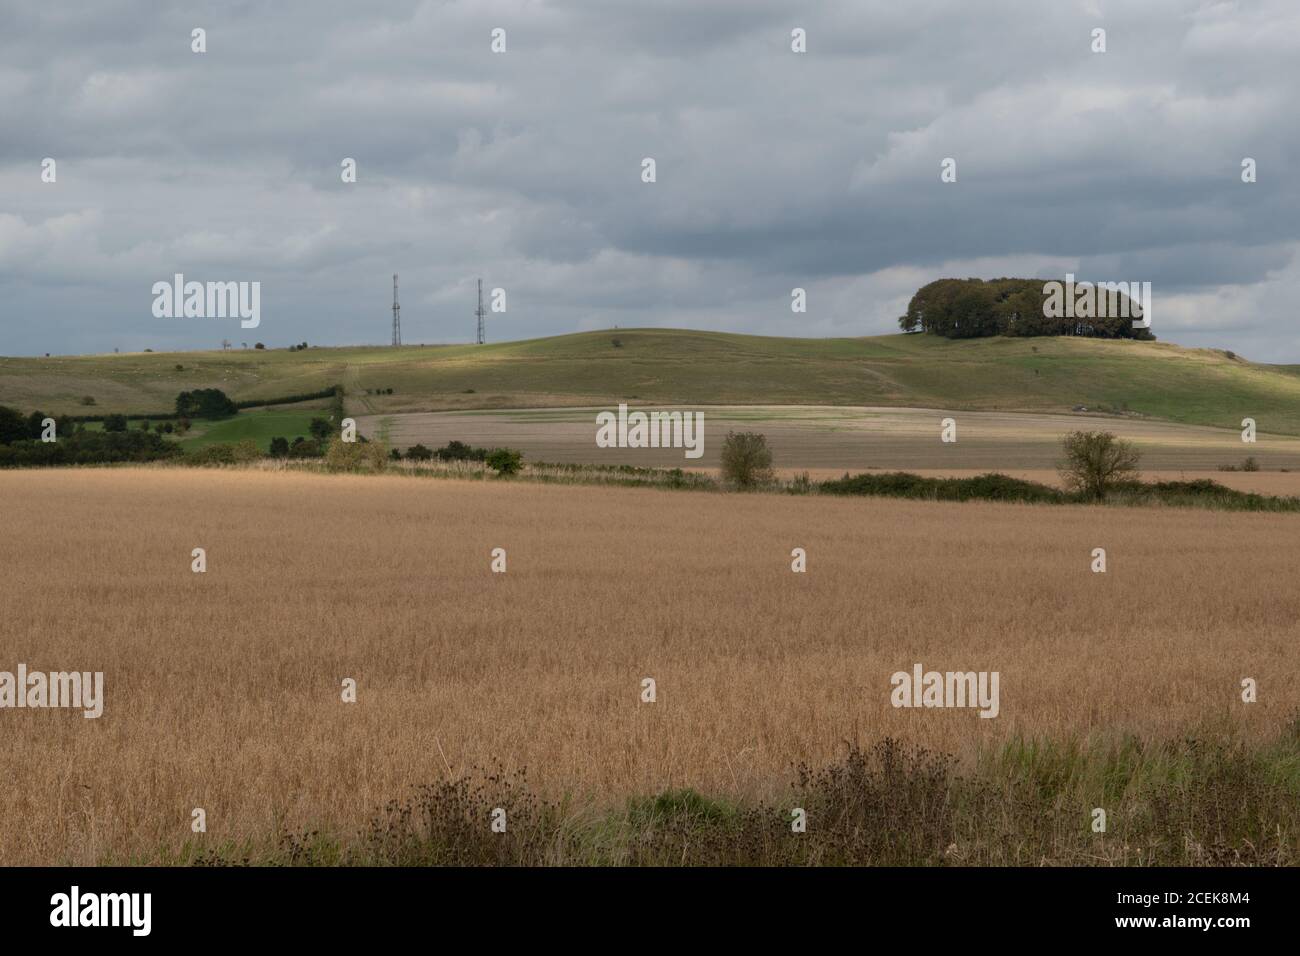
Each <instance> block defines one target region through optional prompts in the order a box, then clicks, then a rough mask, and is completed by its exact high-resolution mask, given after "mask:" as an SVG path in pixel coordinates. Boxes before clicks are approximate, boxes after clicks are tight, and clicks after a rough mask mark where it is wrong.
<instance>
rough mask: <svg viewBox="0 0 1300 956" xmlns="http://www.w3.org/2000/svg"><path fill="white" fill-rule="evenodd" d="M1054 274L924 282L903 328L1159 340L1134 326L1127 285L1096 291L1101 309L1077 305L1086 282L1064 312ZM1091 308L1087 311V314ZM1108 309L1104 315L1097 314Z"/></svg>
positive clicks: (1135, 313) (972, 334) (950, 333)
mask: <svg viewBox="0 0 1300 956" xmlns="http://www.w3.org/2000/svg"><path fill="white" fill-rule="evenodd" d="M1053 281H1055V282H1060V281H1061V280H1052V279H991V280H988V281H985V280H984V279H938V280H936V281H934V282H931V283H930V284H929V285H925V286H922V287H921V288H920V289H918V290H917V292H916V294H915V295H914V296H912V301H911V302H909V303H908V305H907V314H906V315H903V316H902V317H900V318H899V320H898V326H899V328H901V329H902V330H903V331H904V332H931V333H933V334H935V335H942V336H944V337H946V338H950V339H972V338H982V337H984V336H989V335H1017V336H1029V335H1087V336H1093V337H1096V338H1106V339H1148V340H1149V339H1154V338H1155V336H1154V335H1152V334H1151V331H1150V330H1149V329H1144V328H1134V327H1133V322H1134V319H1135V318H1139V319H1140V317H1141V312H1140V309H1139V308H1138V306H1137V302H1136V301H1135V300H1133V299H1130V298H1129V296H1128V295H1127V294H1126V293H1125V292H1124V291H1123V290H1111V289H1109V288H1102V289H1099V290H1097V292H1096V295H1095V298H1094V302H1096V303H1099V304H1100V303H1104V306H1103V307H1102V308H1093V309H1089V310H1083V309H1078V310H1076V309H1075V303H1076V302H1078V301H1079V297H1080V296H1082V295H1083V294H1084V291H1085V289H1086V288H1087V286H1086V285H1085V284H1082V283H1080V284H1078V285H1077V286H1076V289H1075V291H1074V295H1073V296H1070V298H1071V299H1072V301H1071V303H1070V310H1069V311H1072V312H1074V314H1072V315H1067V314H1064V313H1065V312H1066V310H1065V309H1063V308H1061V306H1062V305H1064V300H1065V298H1066V297H1067V293H1066V290H1064V289H1063V290H1062V294H1061V295H1059V296H1057V297H1055V298H1054V297H1053V295H1052V294H1051V293H1049V292H1047V291H1044V286H1046V285H1047V284H1048V283H1049V282H1053ZM1085 311H1086V313H1087V314H1082V313H1084V312H1085ZM1100 311H1104V312H1105V313H1106V314H1105V315H1104V316H1099V315H1096V314H1092V313H1093V312H1100Z"/></svg>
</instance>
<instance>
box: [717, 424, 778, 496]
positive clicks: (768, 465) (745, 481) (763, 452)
mask: <svg viewBox="0 0 1300 956" xmlns="http://www.w3.org/2000/svg"><path fill="white" fill-rule="evenodd" d="M722 477H723V478H724V479H725V480H726V481H727V482H729V483H730V484H733V485H735V486H736V487H737V488H742V489H748V488H758V487H760V486H762V485H770V484H771V483H772V482H773V481H774V480H775V478H776V475H775V474H774V473H773V471H772V450H771V449H770V448H768V447H767V439H766V438H764V437H763V436H762V435H760V434H759V433H758V432H727V439H726V441H725V442H723V445H722Z"/></svg>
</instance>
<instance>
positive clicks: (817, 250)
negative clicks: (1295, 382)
mask: <svg viewBox="0 0 1300 956" xmlns="http://www.w3.org/2000/svg"><path fill="white" fill-rule="evenodd" d="M196 27H201V28H203V29H204V30H206V34H207V36H206V42H207V52H206V53H201V54H200V53H194V52H192V51H191V31H192V30H193V29H194V28H196ZM796 27H798V28H802V29H804V30H806V33H807V52H806V53H803V54H798V53H794V52H792V51H791V31H792V30H793V29H794V28H796ZM1097 27H1101V28H1104V29H1105V30H1106V46H1107V51H1106V52H1105V53H1094V52H1093V51H1092V45H1093V38H1092V31H1093V30H1094V28H1097ZM494 28H501V29H504V30H505V37H506V52H505V53H503V54H497V53H493V52H492V50H491V42H492V37H491V34H492V30H493V29H494ZM1298 78H1300V2H1296V0H1259V2H1239V3H1211V2H1199V0H1142V2H1123V3H1121V2H1115V0H1092V2H1055V0H1054V2H1047V0H1016V2H1010V0H1007V2H999V0H951V2H948V0H907V2H899V0H886V2H879V3H877V2H868V0H843V2H806V3H798V2H780V3H779V2H770V0H644V2H630V0H546V2H541V0H532V2H525V0H509V2H507V0H500V2H497V0H463V2H455V3H451V2H437V0H430V2H416V0H406V2H397V0H394V2H374V0H367V2H364V3H360V2H358V3H352V2H333V0H313V2H283V0H278V2H269V0H267V2H259V3H253V2H235V0H225V2H213V3H188V4H187V3H168V4H165V5H164V4H159V3H156V2H151V0H138V2H137V0H93V2H85V3H40V2H36V0H23V2H17V0H0V353H2V354H11V355H24V354H39V353H43V352H47V351H48V352H52V353H56V354H57V353H69V352H97V351H111V350H112V349H113V348H120V349H122V350H123V351H127V350H139V349H143V348H146V347H150V348H153V349H155V350H162V349H192V348H212V347H216V346H217V345H219V343H220V342H221V340H222V339H223V338H228V339H230V340H231V341H232V342H234V343H235V344H236V346H238V344H239V343H240V342H241V341H247V342H248V344H249V345H250V346H251V345H252V344H253V342H254V341H255V340H256V341H263V342H265V343H266V344H267V345H270V346H281V345H286V344H289V343H291V342H296V341H302V340H307V341H309V342H312V343H319V344H325V345H329V344H352V343H386V342H387V341H388V340H389V337H390V324H391V314H390V311H389V306H390V304H391V286H392V273H394V272H397V273H400V275H401V286H402V296H401V298H402V324H403V333H404V339H405V340H406V341H408V342H465V341H472V339H473V335H474V316H473V310H474V306H475V280H476V279H477V278H478V277H480V276H481V277H482V278H483V280H484V285H485V287H486V288H488V289H491V288H494V287H502V288H504V289H505V290H506V296H507V299H506V301H507V309H508V311H507V312H506V313H504V314H495V315H489V316H488V339H489V341H501V340H504V339H519V338H530V337H534V336H539V335H551V334H556V333H563V332H573V331H580V330H585V329H596V328H607V327H610V326H613V325H619V326H622V327H624V328H627V327H630V326H672V327H689V328H703V329H719V330H730V331H738V332H753V333H760V334H780V335H798V336H856V335H869V334H877V333H883V332H891V331H895V330H896V329H897V325H896V320H897V318H898V316H899V315H900V314H902V312H903V311H904V309H905V307H906V304H907V301H908V299H909V298H910V296H911V294H912V293H913V292H914V291H915V290H916V288H917V287H918V286H920V285H922V284H924V283H926V282H928V281H930V280H932V279H936V278H941V277H945V276H958V277H965V276H981V277H984V278H994V277H997V276H1003V275H1011V276H1039V277H1043V278H1061V277H1063V276H1064V274H1065V273H1066V272H1073V273H1075V274H1076V275H1077V276H1078V277H1079V278H1082V279H1093V280H1115V281H1120V280H1131V281H1149V282H1151V283H1152V288H1153V297H1154V310H1153V326H1152V331H1153V332H1155V333H1156V335H1157V336H1158V337H1159V338H1161V339H1164V340H1168V341H1173V342H1177V343H1180V344H1185V345H1195V346H1213V347H1220V348H1230V349H1234V350H1236V351H1238V352H1240V353H1242V354H1243V355H1246V356H1248V357H1250V358H1253V359H1256V360H1259V361H1273V362H1279V361H1287V362H1300V336H1297V334H1296V329H1297V324H1296V322H1297V315H1296V305H1295V303H1296V302H1297V301H1300V257H1298V256H1297V253H1298V252H1300V185H1298V184H1297V180H1296V168H1295V167H1296V164H1297V162H1298V161H1300V149H1298V147H1300V122H1297V119H1296V116H1297V110H1300V82H1298ZM46 157H50V158H53V159H54V160H55V161H56V164H57V166H56V171H57V181H56V182H54V183H44V182H42V181H41V167H42V160H43V159H45V158H46ZM345 157H351V158H354V159H355V160H356V162H357V167H358V179H357V182H356V183H355V184H345V183H343V182H342V181H341V176H340V173H341V167H340V163H341V161H342V160H343V159H344V158H345ZM645 157H653V158H654V159H655V161H656V167H657V168H656V173H657V181H656V182H655V183H652V184H647V183H643V182H642V181H641V174H642V160H643V158H645ZM945 157H952V158H954V159H955V160H956V161H957V182H955V183H943V182H941V181H940V163H941V161H942V160H943V159H944V158H945ZM1244 157H1251V158H1253V159H1255V160H1256V162H1257V168H1258V173H1257V175H1258V181H1257V182H1255V183H1253V184H1247V183H1243V182H1242V181H1241V163H1242V159H1243V158H1244ZM177 272H181V273H184V275H185V276H186V278H187V279H190V280H199V281H209V280H213V281H215V280H221V281H259V282H260V283H261V289H262V317H261V326H260V328H257V329H251V330H243V329H240V328H239V324H238V322H237V321H235V320H221V319H197V318H188V319H186V318H178V319H171V318H164V319H159V318H155V317H154V315H153V313H152V311H151V307H152V304H153V294H152V291H151V288H152V286H153V284H154V283H155V282H158V281H160V280H170V279H171V277H172V276H173V274H174V273H177ZM796 286H798V287H803V288H805V289H807V293H808V311H807V313H806V314H802V315H800V314H794V313H792V312H791V309H790V291H791V289H792V288H794V287H796Z"/></svg>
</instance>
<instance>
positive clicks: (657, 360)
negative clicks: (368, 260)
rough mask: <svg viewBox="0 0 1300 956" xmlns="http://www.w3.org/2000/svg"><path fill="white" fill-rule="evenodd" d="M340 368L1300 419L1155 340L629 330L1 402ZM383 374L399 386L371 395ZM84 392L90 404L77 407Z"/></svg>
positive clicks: (223, 363) (305, 386)
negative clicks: (811, 336) (85, 402)
mask: <svg viewBox="0 0 1300 956" xmlns="http://www.w3.org/2000/svg"><path fill="white" fill-rule="evenodd" d="M615 340H617V341H618V342H620V343H621V344H620V345H619V346H617V347H616V346H615V345H614V341H615ZM178 366H180V367H179V368H178ZM334 382H342V383H343V384H344V386H345V388H346V389H347V393H348V408H349V411H351V412H354V413H367V412H405V411H432V410H438V409H457V408H503V407H528V406H554V405H579V404H583V405H587V404H599V403H606V402H612V401H617V400H619V399H630V400H634V401H641V402H646V403H651V402H654V403H678V404H758V403H762V404H828V405H915V406H927V407H943V408H950V409H988V410H993V409H1003V410H1026V411H1064V410H1069V409H1070V408H1071V407H1072V406H1074V405H1087V406H1088V407H1089V408H1090V409H1093V408H1097V407H1098V406H1102V405H1105V406H1111V407H1114V408H1127V409H1128V410H1130V411H1132V412H1135V413H1139V414H1143V415H1148V416H1153V417H1158V418H1164V419H1168V420H1171V421H1178V422H1187V423H1195V424H1205V425H1219V426H1224V427H1234V428H1235V427H1239V423H1240V421H1241V419H1242V418H1243V417H1246V416H1250V417H1253V418H1255V419H1256V420H1257V421H1258V423H1259V427H1260V429H1261V430H1262V431H1267V432H1274V433H1283V434H1300V367H1297V366H1277V365H1261V364H1255V363H1252V362H1248V361H1245V360H1243V359H1240V358H1229V357H1228V356H1227V355H1226V354H1225V353H1222V352H1216V351H1209V350H1200V349H1184V348H1180V347H1178V346H1175V345H1171V344H1166V343H1159V342H1157V343H1144V342H1131V341H1101V340H1093V339H1076V338H1035V339H1007V338H990V339H976V340H969V341H952V340H948V339H942V338H938V337H935V336H923V335H912V336H906V335H884V336H873V337H865V338H853V339H794V338H767V337H761V336H750V335H732V334H726V333H716V332H692V331H682V330H671V329H620V330H615V331H606V332H587V333H581V334H577V335H565V336H558V337H554V338H544V339H532V340H528V341H522V342H506V343H501V344H493V345H483V346H473V345H463V346H406V347H402V348H397V349H394V348H387V347H365V348H312V349H308V350H306V351H301V352H288V351H285V350H267V351H232V352H187V353H178V354H163V353H146V354H131V355H103V356H87V357H63V358H5V359H0V404H8V405H16V406H18V407H20V408H23V409H25V410H30V409H33V408H40V409H42V410H44V411H48V412H54V413H62V412H70V413H74V414H75V413H78V412H82V413H84V412H90V411H98V412H102V411H123V412H144V411H154V410H157V411H161V410H166V409H168V408H170V407H171V404H172V401H173V399H174V397H175V395H176V393H177V392H179V391H182V390H185V389H193V388H199V387H217V388H221V389H224V390H225V391H226V392H227V393H228V394H230V395H231V396H232V397H234V398H235V399H237V400H245V399H258V398H271V397H275V396H278V395H284V394H288V393H296V392H307V391H311V390H314V389H319V388H323V387H325V386H327V385H330V384H332V383H334ZM389 388H391V389H393V394H392V395H388V394H383V395H379V394H367V390H370V391H371V392H377V391H378V390H381V389H383V390H387V389H389ZM83 395H90V396H93V397H94V398H95V401H96V405H95V406H94V407H93V408H90V407H83V406H82V405H81V404H80V398H81V396H83Z"/></svg>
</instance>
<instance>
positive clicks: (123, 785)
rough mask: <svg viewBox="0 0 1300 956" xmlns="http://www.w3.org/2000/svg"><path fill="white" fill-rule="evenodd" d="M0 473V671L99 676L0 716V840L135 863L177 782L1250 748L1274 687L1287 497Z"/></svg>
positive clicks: (281, 810) (1283, 707)
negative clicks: (1116, 742) (1102, 560)
mask: <svg viewBox="0 0 1300 956" xmlns="http://www.w3.org/2000/svg"><path fill="white" fill-rule="evenodd" d="M0 498H3V501H4V503H5V506H4V528H3V531H4V533H3V534H2V535H0V571H2V572H3V580H4V582H5V586H4V588H3V589H2V590H0V620H3V622H4V625H3V631H0V670H11V671H12V670H13V669H14V668H15V667H16V665H17V664H18V663H19V662H23V663H26V664H27V666H28V668H29V669H31V670H47V671H50V670H74V669H75V670H82V671H103V672H104V675H105V677H104V680H105V697H106V701H105V704H104V713H103V716H102V717H101V718H99V719H94V720H88V719H85V718H83V717H82V716H81V714H80V713H79V712H70V711H60V710H26V709H25V710H3V711H0V723H2V724H3V733H4V738H5V742H6V745H5V747H3V748H0V779H4V780H6V781H8V783H7V784H6V786H5V787H3V788H0V864H6V865H8V864H38V863H96V862H105V861H116V862H122V861H130V860H149V859H155V858H157V857H158V856H159V855H160V854H161V855H166V854H167V853H168V852H174V851H175V850H176V848H178V847H181V846H182V845H184V844H186V843H187V841H192V840H193V839H195V837H194V834H192V833H191V828H190V824H191V811H192V810H193V809H194V808H196V807H202V808H204V809H205V810H206V813H207V823H208V832H207V834H205V835H204V836H203V837H202V838H201V839H202V840H207V841H212V842H214V843H216V842H220V841H227V840H235V841H238V840H244V839H255V838H257V837H258V836H259V835H263V834H266V833H268V832H272V831H273V830H275V829H276V828H305V827H314V826H332V827H338V828H340V829H344V830H346V829H349V828H356V827H360V826H361V825H362V824H363V823H364V822H365V821H366V820H367V819H368V818H369V816H370V815H371V814H372V813H373V812H374V811H375V810H376V808H378V807H380V806H382V805H383V804H384V803H386V802H387V801H388V800H390V799H393V798H399V797H401V796H403V795H404V794H405V793H407V792H408V791H409V790H410V788H411V787H412V786H413V785H417V784H423V783H429V782H431V781H437V780H441V779H446V778H448V777H449V776H455V775H457V774H460V773H464V772H466V771H468V770H470V769H471V768H473V767H475V766H489V765H491V764H492V763H493V762H494V761H496V762H500V764H502V765H503V766H504V767H506V768H507V769H510V768H525V767H526V768H527V771H528V779H529V780H530V782H531V785H532V786H534V787H535V788H536V789H537V791H538V792H539V793H543V794H546V795H549V796H552V797H555V798H559V797H562V796H564V795H566V794H567V795H570V796H571V797H573V798H574V799H577V800H580V801H588V802H590V803H592V804H594V805H616V804H618V803H620V802H621V801H625V800H626V799H627V798H629V797H630V796H632V795H637V794H654V793H659V792H662V791H665V790H668V789H672V788H681V787H690V788H695V789H698V790H700V791H703V792H709V793H714V794H719V795H726V796H728V797H730V798H735V799H767V798H773V797H775V796H777V795H779V794H780V792H781V790H782V788H783V787H784V786H785V785H786V783H787V781H788V780H789V777H790V770H791V767H792V766H793V765H794V764H796V763H799V762H801V761H804V762H808V763H809V764H811V765H814V766H816V765H825V764H828V763H830V762H833V761H834V760H836V759H838V758H839V757H841V756H842V755H843V753H844V746H845V742H846V741H848V742H859V743H862V744H863V745H864V746H869V745H870V744H871V743H872V742H873V741H876V740H878V739H880V738H881V737H883V736H887V735H888V736H893V737H896V738H900V739H902V740H906V741H915V742H919V743H922V744H924V745H926V746H928V747H931V748H934V749H937V750H941V751H944V752H948V753H951V754H954V755H955V756H956V757H957V758H958V759H959V760H960V761H962V762H964V763H973V762H974V761H976V759H977V757H978V755H979V754H980V753H981V752H982V751H985V750H987V749H988V748H990V747H996V746H999V745H1002V744H1005V743H1007V742H1008V741H1012V740H1015V739H1017V738H1036V739H1039V738H1041V739H1046V738H1051V739H1053V740H1056V741H1068V740H1077V741H1083V742H1086V741H1089V740H1092V741H1096V740H1109V739H1117V738H1119V737H1120V736H1121V735H1124V734H1129V733H1131V734H1136V735H1139V736H1141V737H1144V738H1149V739H1168V738H1175V737H1178V736H1180V735H1199V736H1203V737H1204V736H1213V735H1226V736H1229V737H1232V738H1233V739H1237V740H1242V741H1246V742H1262V741H1267V740H1270V739H1274V738H1276V737H1277V735H1279V734H1283V733H1284V732H1285V728H1286V727H1287V726H1289V723H1290V722H1291V721H1293V720H1294V718H1295V711H1296V706H1297V694H1296V690H1295V688H1296V687H1297V686H1300V654H1297V653H1296V651H1295V647H1296V641H1297V637H1300V625H1298V624H1297V621H1300V591H1297V589H1296V587H1295V582H1296V581H1297V580H1300V534H1298V533H1297V532H1298V531H1300V523H1298V522H1297V520H1296V519H1294V518H1293V517H1292V516H1290V515H1262V514H1261V515H1257V514H1242V513H1222V512H1212V511H1202V510H1195V511H1181V510H1175V509H1154V510H1145V509H1133V508H1105V507H1082V506H1072V507H1035V506H1011V505H995V504H973V503H971V504H941V503H931V502H915V503H913V502H903V501H896V500H881V499H862V500H838V499H830V498H820V497H811V498H800V497H787V496H779V495H723V494H708V493H686V492H665V491H655V490H637V489H616V488H596V487H580V486H542V485H535V484H525V483H509V482H460V481H452V480H420V479H416V478H409V477H406V478H404V477H378V476H327V475H314V474H300V473H292V472H278V473H277V472H256V471H208V470H188V469H187V470H178V469H164V468H156V469H146V468H132V469H104V470H66V471H55V472H50V471H32V472H13V473H0ZM196 547H202V548H205V549H206V551H207V560H208V569H207V571H206V573H203V574H196V573H193V572H192V571H191V568H190V563H191V557H190V555H191V551H192V549H194V548H196ZM796 547H800V548H804V549H806V551H807V556H808V558H807V560H808V570H807V572H806V573H803V574H796V573H792V571H791V568H790V563H791V556H790V555H791V549H793V548H796ZM1097 547H1104V548H1105V549H1106V550H1107V555H1108V564H1109V567H1108V570H1107V573H1105V574H1094V573H1092V572H1091V571H1090V570H1089V564H1090V562H1091V552H1092V549H1093V548H1097ZM494 548H504V549H505V550H506V554H507V558H506V560H507V571H506V572H505V573H493V572H492V570H491V568H490V564H491V552H492V549H494ZM916 663H920V664H922V665H924V667H925V668H926V669H927V670H929V669H934V670H941V671H942V670H963V671H964V670H973V671H998V672H1000V674H1001V684H1000V714H999V716H998V717H997V718H995V719H981V718H979V717H978V716H977V714H976V712H975V711H974V710H969V709H966V710H939V709H924V710H905V709H895V708H893V707H891V705H890V675H891V674H892V673H893V672H895V671H900V670H902V671H910V670H911V669H912V666H913V665H914V664H916ZM647 677H648V678H653V679H654V680H655V682H656V684H657V700H656V701H655V702H654V703H643V702H641V700H640V696H641V689H642V684H641V682H642V680H643V679H644V678H647ZM1245 677H1251V678H1254V679H1256V680H1257V681H1258V684H1259V700H1258V702H1257V703H1253V704H1245V703H1243V702H1242V700H1241V696H1240V694H1241V686H1240V684H1241V680H1242V679H1243V678H1245ZM345 678H353V679H355V680H356V683H357V697H358V699H357V702H356V703H345V702H343V701H342V700H341V684H342V682H343V680H344V679H345ZM1079 812H1080V813H1083V812H1084V810H1083V808H1080V811H1079ZM1279 832H1280V831H1279ZM1286 839H1288V840H1290V839H1293V835H1288V836H1287V837H1286Z"/></svg>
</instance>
